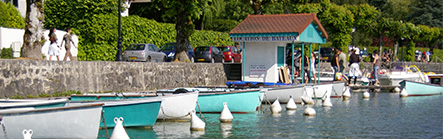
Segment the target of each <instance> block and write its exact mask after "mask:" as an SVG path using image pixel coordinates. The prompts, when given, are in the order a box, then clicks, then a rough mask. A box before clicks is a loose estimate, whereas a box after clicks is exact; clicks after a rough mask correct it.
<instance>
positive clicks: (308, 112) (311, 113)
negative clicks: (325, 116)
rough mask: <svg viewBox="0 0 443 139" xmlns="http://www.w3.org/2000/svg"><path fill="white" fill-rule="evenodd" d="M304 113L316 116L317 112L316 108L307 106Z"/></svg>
mask: <svg viewBox="0 0 443 139" xmlns="http://www.w3.org/2000/svg"><path fill="white" fill-rule="evenodd" d="M303 114H304V115H306V116H314V115H315V114H317V113H316V112H315V110H314V109H313V108H311V107H307V108H306V109H305V111H304V112H303Z"/></svg>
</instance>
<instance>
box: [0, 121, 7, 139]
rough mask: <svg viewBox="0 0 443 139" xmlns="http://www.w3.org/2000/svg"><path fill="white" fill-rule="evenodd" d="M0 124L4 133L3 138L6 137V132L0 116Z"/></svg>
mask: <svg viewBox="0 0 443 139" xmlns="http://www.w3.org/2000/svg"><path fill="white" fill-rule="evenodd" d="M0 124H1V125H2V129H3V134H4V135H5V139H8V135H7V134H6V127H5V125H4V124H3V121H2V118H1V117H0Z"/></svg>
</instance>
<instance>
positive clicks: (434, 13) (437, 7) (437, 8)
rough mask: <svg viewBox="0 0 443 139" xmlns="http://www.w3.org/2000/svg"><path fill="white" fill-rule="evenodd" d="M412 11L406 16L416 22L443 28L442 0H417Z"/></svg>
mask: <svg viewBox="0 0 443 139" xmlns="http://www.w3.org/2000/svg"><path fill="white" fill-rule="evenodd" d="M411 6H412V13H410V14H409V15H408V16H407V17H406V18H407V19H408V21H410V22H412V23H414V24H422V25H428V26H430V27H440V28H443V22H442V19H443V10H442V9H443V3H442V1H441V0H416V1H415V3H414V4H413V5H411Z"/></svg>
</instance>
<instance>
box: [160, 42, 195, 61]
mask: <svg viewBox="0 0 443 139" xmlns="http://www.w3.org/2000/svg"><path fill="white" fill-rule="evenodd" d="M176 47H177V43H175V42H174V43H166V44H165V45H163V47H162V49H161V50H160V51H161V52H163V53H165V54H166V61H168V62H170V61H172V59H174V56H175V50H176ZM188 57H189V60H191V62H194V50H193V48H192V46H191V45H189V46H188Z"/></svg>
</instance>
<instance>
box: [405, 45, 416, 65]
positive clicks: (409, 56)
mask: <svg viewBox="0 0 443 139" xmlns="http://www.w3.org/2000/svg"><path fill="white" fill-rule="evenodd" d="M406 50H407V51H406V57H405V58H406V59H405V60H406V61H414V60H415V43H414V42H413V41H409V43H408V44H407V45H406Z"/></svg>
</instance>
